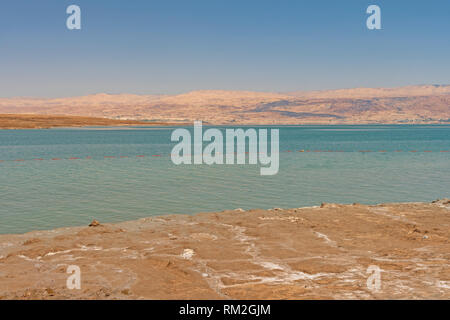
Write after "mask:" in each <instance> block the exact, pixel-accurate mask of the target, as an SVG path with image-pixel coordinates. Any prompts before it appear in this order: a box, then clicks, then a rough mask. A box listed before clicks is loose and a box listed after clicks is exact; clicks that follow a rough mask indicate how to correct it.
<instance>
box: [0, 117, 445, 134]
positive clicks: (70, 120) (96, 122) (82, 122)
mask: <svg viewBox="0 0 450 320" xmlns="http://www.w3.org/2000/svg"><path fill="white" fill-rule="evenodd" d="M191 125H192V123H191V122H189V123H188V122H170V121H167V122H166V121H153V120H119V119H110V118H99V117H88V116H71V115H42V114H0V130H5V129H11V130H17V129H50V128H82V127H92V126H105V127H124V126H191ZM204 125H205V126H231V127H237V126H241V127H251V126H264V127H267V126H339V125H349V126H350V125H450V122H443V121H440V122H436V121H429V122H420V123H418V122H410V123H405V122H380V123H378V122H331V123H330V122H303V123H234V122H230V123H207V122H205V123H204Z"/></svg>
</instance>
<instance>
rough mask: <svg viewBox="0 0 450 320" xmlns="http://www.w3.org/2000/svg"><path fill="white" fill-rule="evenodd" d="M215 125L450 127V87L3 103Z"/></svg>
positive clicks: (49, 111) (9, 109) (26, 110)
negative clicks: (400, 125)
mask: <svg viewBox="0 0 450 320" xmlns="http://www.w3.org/2000/svg"><path fill="white" fill-rule="evenodd" d="M1 113H3V114H40V115H71V116H88V117H103V118H110V119H126V120H150V121H166V122H172V123H173V122H192V121H193V120H203V121H204V122H206V123H211V124H312V123H317V124H319V123H323V124H339V123H342V124H345V123H347V124H350V123H450V85H423V86H408V87H400V88H356V89H342V90H329V91H309V92H303V91H297V92H288V93H269V92H249V91H222V90H201V91H192V92H189V93H185V94H179V95H134V94H104V93H102V94H94V95H88V96H82V97H70V98H52V99H43V98H0V114H1Z"/></svg>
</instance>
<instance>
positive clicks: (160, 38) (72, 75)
mask: <svg viewBox="0 0 450 320" xmlns="http://www.w3.org/2000/svg"><path fill="white" fill-rule="evenodd" d="M70 4H76V5H79V6H80V7H81V10H82V12H81V14H82V29H81V30H77V31H69V30H68V29H67V28H66V19H67V17H68V15H67V14H66V8H67V6H68V5H70ZM370 4H377V5H379V6H380V7H381V15H382V17H381V18H382V30H375V31H370V30H368V29H367V28H366V18H367V17H368V15H367V14H366V8H367V7H368V6H369V5H370ZM449 59H450V1H449V0H430V1H425V0H423V1H422V0H421V1H417V0H409V1H407V0H386V1H381V0H370V1H365V0H341V1H337V0H328V1H324V0H308V1H306V0H292V1H288V0H272V1H266V0H221V1H219V0H179V1H173V0H142V1H141V0H70V1H67V0H2V1H1V3H0V97H11V96H44V97H59V96H75V95H85V94H92V93H99V92H106V93H137V94H158V93H181V92H187V91H190V90H197V89H224V90H256V91H292V90H322V89H336V88H348V87H392V86H402V85H411V84H449V83H450V61H449Z"/></svg>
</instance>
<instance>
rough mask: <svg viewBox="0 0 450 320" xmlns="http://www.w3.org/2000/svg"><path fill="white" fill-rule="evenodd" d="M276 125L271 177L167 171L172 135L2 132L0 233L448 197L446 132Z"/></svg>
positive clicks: (228, 169) (243, 169)
mask: <svg viewBox="0 0 450 320" xmlns="http://www.w3.org/2000/svg"><path fill="white" fill-rule="evenodd" d="M277 128H279V129H280V169H279V172H278V174H277V175H275V176H261V175H260V172H259V168H260V166H259V165H213V166H207V165H180V166H176V165H174V164H173V163H172V162H171V160H170V156H169V155H170V152H171V149H172V147H173V146H174V145H175V143H174V142H171V141H170V135H171V133H172V131H173V128H167V127H164V128H117V129H116V128H114V129H112V128H89V129H49V130H0V160H3V162H0V174H1V180H0V199H1V200H0V233H21V232H27V231H31V230H37V229H51V228H55V227H62V226H72V225H87V224H88V223H89V222H90V221H91V220H92V219H93V218H95V219H97V220H99V221H101V222H115V221H123V220H132V219H137V218H141V217H146V216H152V215H161V214H170V213H196V212H204V211H220V210H224V209H235V208H243V209H249V208H273V207H284V208H288V207H303V206H312V205H318V204H320V203H321V202H339V203H352V202H360V203H368V204H371V203H380V202H404V201H431V200H434V199H436V198H442V197H449V196H450V192H449V190H450V152H442V151H450V126H449V125H423V126H419V125H370V126H367V125H358V126H297V127H296V126H280V127H277ZM205 129H206V128H205ZM205 145H206V143H205ZM288 150H289V151H291V152H287V151H288ZM299 150H305V152H298V151H299ZM307 150H310V151H322V152H306V151H307ZM368 150H370V151H371V152H360V151H368ZM380 150H383V151H386V152H379V151H380ZM398 150H400V151H401V152H396V151H398ZM324 151H334V152H324ZM336 151H340V152H336ZM411 151H417V152H411ZM424 151H431V152H424ZM154 155H158V156H154ZM105 156H112V157H115V158H105ZM125 156H126V158H125ZM138 156H144V157H138ZM121 157H122V158H121ZM39 158H42V159H44V160H33V159H39ZM69 158H80V159H73V160H69ZM52 159H55V160H52ZM58 159H61V160H58ZM15 160H24V161H15Z"/></svg>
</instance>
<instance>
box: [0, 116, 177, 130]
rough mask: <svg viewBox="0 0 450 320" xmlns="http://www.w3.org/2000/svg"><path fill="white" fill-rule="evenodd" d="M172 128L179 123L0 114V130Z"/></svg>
mask: <svg viewBox="0 0 450 320" xmlns="http://www.w3.org/2000/svg"><path fill="white" fill-rule="evenodd" d="M131 125H132V126H174V125H177V126H178V125H180V124H179V123H171V122H156V121H139V120H116V119H108V118H98V117H84V116H68V115H40V114H0V129H12V130H13V129H50V128H64V127H68V128H70V127H89V126H108V127H116V126H117V127H118V126H131Z"/></svg>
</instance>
